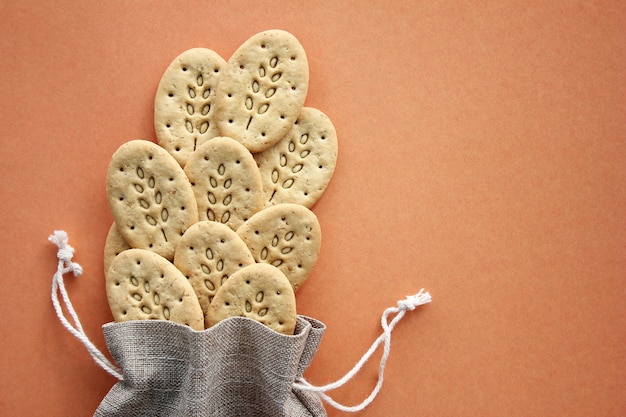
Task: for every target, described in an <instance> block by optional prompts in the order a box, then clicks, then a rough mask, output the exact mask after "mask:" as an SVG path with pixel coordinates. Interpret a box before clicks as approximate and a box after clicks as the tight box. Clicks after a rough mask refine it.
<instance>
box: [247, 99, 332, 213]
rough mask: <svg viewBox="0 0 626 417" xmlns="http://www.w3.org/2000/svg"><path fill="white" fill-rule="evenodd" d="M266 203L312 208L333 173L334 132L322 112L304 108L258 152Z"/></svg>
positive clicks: (257, 157)
mask: <svg viewBox="0 0 626 417" xmlns="http://www.w3.org/2000/svg"><path fill="white" fill-rule="evenodd" d="M254 159H255V160H256V162H257V165H258V166H259V171H260V173H261V180H262V181H263V192H264V194H265V204H266V205H275V204H279V203H297V204H302V205H303V206H305V207H308V208H311V207H313V205H314V204H315V203H316V202H317V200H319V198H320V197H321V196H322V194H323V193H324V191H325V190H326V187H327V186H328V183H329V182H330V179H331V178H332V176H333V173H334V172H335V165H336V163H337V133H336V131H335V127H334V126H333V124H332V122H331V121H330V119H329V118H328V116H326V115H325V114H324V113H322V112H321V111H319V110H317V109H314V108H310V107H305V108H303V109H302V112H301V113H300V116H299V117H298V120H296V122H295V123H294V125H293V126H292V128H291V130H290V131H289V133H287V135H286V136H285V137H284V138H283V139H281V140H280V141H279V142H278V143H277V144H276V145H274V146H272V147H271V148H269V149H267V150H265V151H263V152H260V153H257V154H255V155H254Z"/></svg>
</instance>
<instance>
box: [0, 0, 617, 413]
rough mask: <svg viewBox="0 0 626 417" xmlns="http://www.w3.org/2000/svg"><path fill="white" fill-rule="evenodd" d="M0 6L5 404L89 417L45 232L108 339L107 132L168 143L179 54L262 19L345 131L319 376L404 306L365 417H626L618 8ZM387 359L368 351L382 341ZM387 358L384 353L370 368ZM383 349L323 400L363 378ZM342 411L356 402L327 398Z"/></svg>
mask: <svg viewBox="0 0 626 417" xmlns="http://www.w3.org/2000/svg"><path fill="white" fill-rule="evenodd" d="M2 9H3V10H2V15H1V16H0V92H1V94H0V128H1V133H0V140H1V148H0V149H1V151H0V158H1V160H2V161H1V162H0V178H1V179H2V181H1V183H0V184H1V185H0V195H1V196H2V199H1V210H2V215H1V216H0V230H2V233H0V247H1V248H2V251H0V253H1V256H2V261H1V265H2V283H1V287H0V288H1V291H0V294H1V295H2V302H0V329H2V334H1V337H0V370H1V371H0V386H1V387H2V389H1V390H0V414H2V415H6V416H50V415H52V416H78V417H81V416H91V415H93V412H94V410H95V409H96V407H97V406H98V404H99V402H100V401H101V399H102V398H103V397H104V396H105V395H106V393H107V391H108V390H109V389H110V388H111V386H112V385H113V384H114V382H115V380H114V379H113V378H112V377H110V376H108V375H107V374H106V373H105V372H104V371H103V370H101V369H100V368H99V367H97V366H96V365H95V364H94V362H93V361H92V359H91V357H90V356H89V355H88V354H87V352H86V350H85V349H84V348H83V347H82V346H81V345H80V344H79V343H78V341H77V340H76V339H74V338H73V337H72V336H71V335H70V334H69V333H68V332H67V331H65V329H64V328H63V327H62V326H61V324H60V323H59V321H58V319H57V318H56V316H55V313H54V310H53V308H52V305H51V302H50V283H51V277H52V274H53V272H54V270H55V268H56V258H55V248H54V246H53V245H52V244H50V243H49V242H48V241H47V237H48V235H49V234H51V233H52V231H53V230H55V229H65V230H67V232H68V233H69V236H70V244H71V245H72V246H74V247H75V248H76V251H77V252H76V256H75V258H74V259H75V261H77V262H79V263H80V264H81V265H82V266H83V268H84V270H85V272H84V274H83V276H81V277H79V278H76V279H73V278H71V277H68V278H66V280H67V284H68V290H69V292H70V295H71V297H72V300H73V301H74V305H75V308H76V310H77V312H78V314H79V315H80V317H81V319H82V322H83V325H84V327H85V331H86V332H87V334H88V335H89V336H90V338H91V339H92V340H93V341H94V343H95V344H96V345H97V346H99V347H100V348H101V349H105V345H104V339H103V336H102V332H101V329H100V326H101V325H102V324H104V323H106V322H109V321H110V320H111V319H112V318H111V313H110V311H109V308H108V306H107V303H106V295H105V291H104V278H103V266H102V252H103V245H104V239H105V237H106V233H107V231H108V228H109V226H110V224H111V222H112V217H111V215H110V212H109V209H108V206H107V201H106V196H105V175H106V171H107V166H108V163H109V159H110V157H111V155H112V154H113V152H114V151H115V149H116V148H117V147H118V146H119V145H120V144H122V143H123V142H126V141H128V140H131V139H138V138H140V139H148V140H155V134H154V127H153V98H154V94H155V91H156V87H157V85H158V82H159V79H160V77H161V75H162V73H163V71H165V69H166V68H167V66H168V65H169V63H170V61H171V60H172V59H173V58H174V57H175V56H176V55H178V54H179V53H181V52H182V51H184V50H185V49H188V48H191V47H197V46H201V47H208V48H211V49H213V50H215V51H216V52H218V53H219V54H221V55H222V56H223V57H224V58H228V57H229V56H230V54H231V53H233V52H234V51H235V49H236V48H237V47H238V46H239V45H240V44H241V43H243V42H244V41H245V40H246V39H247V38H248V37H250V36H251V35H253V34H255V33H257V32H259V31H262V30H265V29H271V28H280V29H285V30H288V31H290V32H291V33H293V34H294V35H296V37H297V38H298V39H299V40H300V42H301V43H302V45H303V46H304V48H305V50H306V51H307V54H308V58H309V64H310V73H311V77H310V89H309V95H308V97H307V99H306V105H307V106H310V107H316V108H318V109H320V110H322V111H324V112H325V113H326V114H327V115H328V116H329V117H330V118H331V120H332V121H333V123H334V124H335V127H336V128H337V132H338V136H339V160H338V163H337V169H336V171H335V176H334V178H333V180H332V181H331V183H330V186H329V188H328V190H327V192H326V194H325V195H324V196H323V197H322V199H321V200H320V201H319V202H318V204H317V205H316V206H315V207H314V212H315V213H316V214H317V215H318V217H319V220H320V224H321V227H322V233H323V242H322V251H321V254H320V257H319V261H318V264H317V265H316V267H315V270H314V272H313V275H312V276H311V277H310V279H309V280H308V281H307V283H306V284H305V285H304V286H303V288H302V289H301V290H300V291H299V292H298V295H297V301H298V310H299V312H300V313H301V314H305V315H309V316H312V317H315V318H318V319H320V320H322V321H323V322H325V323H326V325H327V326H328V330H327V332H326V334H325V337H324V339H323V341H322V344H321V346H320V349H319V351H318V354H317V355H316V357H315V359H314V361H313V364H312V365H311V367H310V368H309V370H308V372H307V374H306V376H307V378H308V379H309V381H311V382H313V383H315V384H323V383H327V382H331V381H333V380H335V379H337V378H339V377H341V376H342V375H343V374H344V373H345V372H346V371H348V370H349V369H350V367H351V366H352V365H353V364H354V363H355V362H356V361H357V359H358V358H360V357H361V355H362V354H363V353H364V352H365V350H366V349H367V348H368V347H369V345H370V343H371V342H372V341H373V340H374V339H375V338H376V337H377V335H378V334H379V332H380V327H379V317H380V314H381V312H382V311H383V310H384V308H386V307H388V306H391V305H394V304H395V302H396V300H398V299H401V298H404V296H406V295H408V294H411V293H416V292H417V291H418V290H419V289H420V288H422V287H425V288H426V289H427V290H428V291H430V293H431V294H432V296H433V302H432V303H431V304H429V305H426V306H424V307H420V308H419V309H418V310H416V311H414V312H411V313H410V314H408V315H407V316H406V317H405V318H404V319H403V320H402V321H401V322H400V324H399V325H398V326H397V328H396V330H395V331H394V334H393V342H392V351H391V357H390V359H389V361H388V363H387V370H386V374H385V384H384V385H383V389H382V391H381V392H380V395H379V396H378V398H377V399H376V400H375V402H374V403H373V404H372V405H371V406H370V407H369V408H367V409H366V410H365V411H364V412H362V413H361V415H363V416H431V417H442V416H455V417H456V416H493V417H496V416H498V417H500V416H569V417H582V416H589V417H591V416H593V417H599V416H606V417H619V416H624V415H626V396H625V395H624V392H626V376H625V375H626V343H625V342H626V280H625V278H626V223H625V219H626V88H625V85H626V71H625V69H626V42H625V40H626V7H624V5H623V3H621V2H619V1H594V2H588V1H579V2H578V1H556V2H452V1H450V2H439V1H437V2H431V1H411V2H402V1H398V2H382V1H381V2H357V1H345V2H334V1H318V2H309V1H294V2H292V1H271V2H246V1H227V2H226V1H225V2H203V1H188V2H165V1H161V2H151V1H144V0H140V1H132V2H125V1H119V0H113V1H83V2H78V1H74V2H71V1H54V2H52V1H49V2H46V1H32V2H22V1H9V2H5V4H4V5H3V7H2ZM375 359H378V357H376V358H375ZM374 362H376V360H375V361H374ZM375 377H376V364H375V363H372V364H371V365H368V366H367V367H366V368H365V369H364V371H363V373H362V374H361V375H360V376H359V377H358V378H357V379H355V380H354V381H352V382H351V383H350V384H349V385H348V386H347V387H345V388H342V389H339V390H337V391H336V392H335V393H333V395H334V397H335V398H336V399H337V400H339V401H342V402H345V403H348V404H355V403H358V402H360V400H361V399H362V398H364V396H365V395H367V393H368V392H369V390H371V388H372V387H373V385H374V382H375ZM328 412H329V415H330V416H340V415H343V413H339V412H336V411H333V410H332V409H330V408H328Z"/></svg>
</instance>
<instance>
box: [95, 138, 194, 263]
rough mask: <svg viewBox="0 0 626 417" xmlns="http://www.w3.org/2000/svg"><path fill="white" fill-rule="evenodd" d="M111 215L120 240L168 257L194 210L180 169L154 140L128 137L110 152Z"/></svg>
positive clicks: (108, 194)
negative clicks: (111, 154) (129, 139)
mask: <svg viewBox="0 0 626 417" xmlns="http://www.w3.org/2000/svg"><path fill="white" fill-rule="evenodd" d="M107 198H108V201H109V206H110V208H111V214H112V215H113V219H114V220H115V223H116V224H117V227H118V230H119V232H120V234H121V235H122V236H123V237H124V240H125V241H126V242H128V244H129V245H130V246H132V247H133V248H141V249H149V250H152V251H154V252H156V253H158V254H159V255H161V256H163V257H165V258H167V259H169V260H172V259H173V258H174V251H175V250H176V244H177V243H178V241H179V240H180V237H181V236H182V235H183V233H184V232H185V230H187V229H188V228H189V227H190V226H191V225H192V224H194V223H196V222H197V221H198V209H197V206H196V201H195V198H194V195H193V190H192V189H191V184H189V181H188V180H187V177H186V176H185V173H184V171H183V169H182V168H181V167H180V165H179V164H178V163H177V162H176V160H175V159H174V158H173V157H172V156H171V155H170V154H169V153H168V152H167V151H166V150H165V149H163V148H161V147H160V146H159V145H157V144H155V143H153V142H149V141H145V140H132V141H129V142H126V143H124V144H123V145H122V146H120V147H119V148H118V150H117V151H116V152H115V153H114V154H113V157H112V158H111V162H110V164H109V170H108V173H107Z"/></svg>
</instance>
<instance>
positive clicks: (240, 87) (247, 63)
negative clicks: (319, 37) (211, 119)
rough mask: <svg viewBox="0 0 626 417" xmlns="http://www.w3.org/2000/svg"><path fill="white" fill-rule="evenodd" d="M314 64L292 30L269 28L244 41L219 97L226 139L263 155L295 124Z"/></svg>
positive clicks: (221, 84) (223, 79) (219, 124)
mask: <svg viewBox="0 0 626 417" xmlns="http://www.w3.org/2000/svg"><path fill="white" fill-rule="evenodd" d="M308 84H309V64H308V61H307V57H306V53H305V51H304V49H303V47H302V45H301V44H300V42H299V41H298V40H297V39H296V38H295V37H294V36H293V35H292V34H290V33H289V32H285V31H282V30H269V31H265V32H261V33H258V34H256V35H254V36H252V37H251V38H250V39H248V40H247V41H246V42H244V43H243V44H242V45H241V46H240V47H239V49H237V51H235V53H234V54H233V55H232V56H231V58H230V59H229V60H228V63H227V65H226V67H225V69H224V71H223V73H222V76H221V78H220V82H219V84H218V86H217V92H216V94H215V107H216V121H217V127H218V129H219V131H220V134H221V135H222V136H229V137H232V138H233V139H235V140H237V141H239V142H241V143H243V144H244V145H245V146H246V148H248V149H249V150H250V151H251V152H253V153H254V152H260V151H262V150H265V149H267V148H269V147H270V146H272V145H274V144H275V143H276V142H278V141H279V140H280V139H281V138H282V137H283V136H285V135H286V134H287V132H288V131H289V129H290V128H291V126H292V125H293V123H294V122H295V121H296V119H297V117H298V115H299V114H300V111H301V110H302V107H303V105H304V101H305V98H306V95H307V91H308Z"/></svg>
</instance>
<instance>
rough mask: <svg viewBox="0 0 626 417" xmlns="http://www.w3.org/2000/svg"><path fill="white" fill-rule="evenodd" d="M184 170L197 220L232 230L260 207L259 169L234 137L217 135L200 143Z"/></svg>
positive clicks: (261, 190)
mask: <svg viewBox="0 0 626 417" xmlns="http://www.w3.org/2000/svg"><path fill="white" fill-rule="evenodd" d="M185 174H186V175H187V177H188V178H189V181H190V182H191V185H192V187H193V191H194V195H195V198H196V202H197V204H198V215H199V219H200V220H212V221H216V222H219V223H223V224H226V225H227V226H229V227H230V228H231V229H233V230H236V229H237V228H238V227H239V226H240V225H241V224H242V223H243V222H244V221H245V220H247V219H248V218H249V217H250V216H252V215H253V214H254V213H256V212H257V211H259V210H260V209H261V208H262V207H263V189H262V185H261V174H260V173H259V169H258V167H257V165H256V162H255V161H254V158H253V157H252V155H251V154H250V152H249V151H248V150H247V149H246V148H245V146H243V145H242V144H241V143H239V142H237V141H236V140H234V139H231V138H227V137H217V138H213V139H211V140H210V141H208V142H207V143H205V144H203V145H202V146H200V147H199V148H198V150H197V151H196V152H195V153H194V154H193V155H192V157H191V158H190V159H189V161H188V162H187V165H186V166H185Z"/></svg>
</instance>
